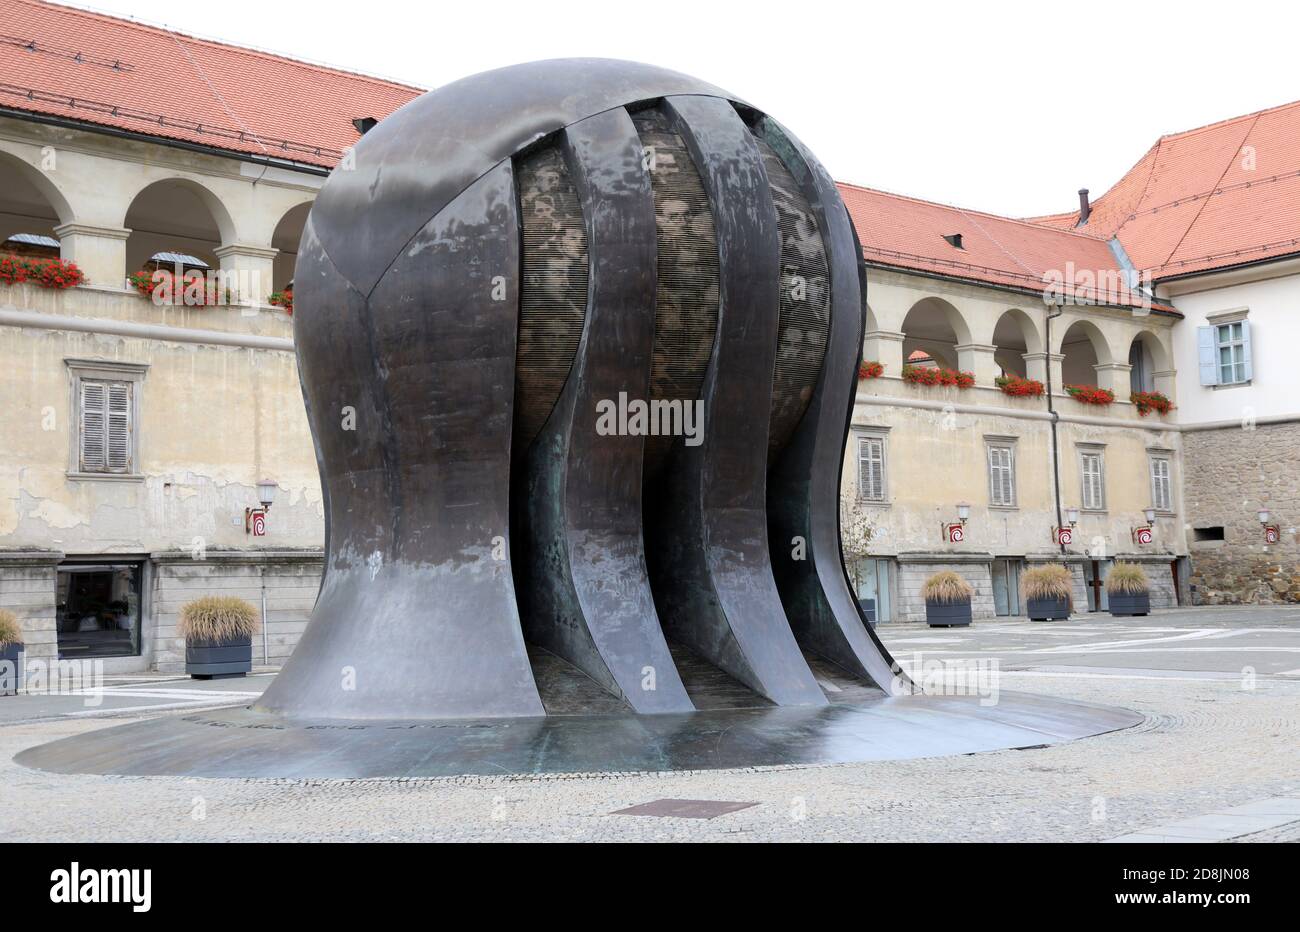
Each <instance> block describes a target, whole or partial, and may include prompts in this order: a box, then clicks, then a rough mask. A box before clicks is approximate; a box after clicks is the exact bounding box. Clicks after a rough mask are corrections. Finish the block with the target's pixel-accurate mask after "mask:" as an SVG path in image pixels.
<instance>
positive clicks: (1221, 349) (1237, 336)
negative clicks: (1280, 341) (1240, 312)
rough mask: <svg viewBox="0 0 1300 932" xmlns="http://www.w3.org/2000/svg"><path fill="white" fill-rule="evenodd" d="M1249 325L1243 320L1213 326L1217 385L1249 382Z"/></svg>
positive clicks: (1250, 373)
mask: <svg viewBox="0 0 1300 932" xmlns="http://www.w3.org/2000/svg"><path fill="white" fill-rule="evenodd" d="M1249 328H1250V325H1249V324H1248V323H1246V321H1244V320H1237V321H1233V322H1232V323H1227V324H1219V325H1218V326H1216V327H1215V328H1214V347H1215V351H1216V356H1215V364H1216V366H1217V367H1218V369H1217V376H1218V383H1217V384H1219V385H1234V384H1239V383H1241V382H1249V381H1250V379H1251V376H1252V374H1253V373H1252V372H1251V363H1250V329H1249Z"/></svg>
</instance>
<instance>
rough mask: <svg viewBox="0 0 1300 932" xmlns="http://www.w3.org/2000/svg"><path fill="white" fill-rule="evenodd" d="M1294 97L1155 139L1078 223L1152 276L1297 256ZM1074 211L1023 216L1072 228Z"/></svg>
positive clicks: (1298, 126) (1299, 152) (1299, 138)
mask: <svg viewBox="0 0 1300 932" xmlns="http://www.w3.org/2000/svg"><path fill="white" fill-rule="evenodd" d="M1297 205H1300V101H1297V102H1296V103H1290V104H1286V105H1284V106H1281V107H1274V108H1272V109H1270V110H1261V111H1259V112H1257V113H1248V114H1246V115H1245V116H1239V117H1235V118H1233V119H1231V120H1224V121H1222V122H1220V123H1212V124H1210V125H1209V126H1202V127H1200V128H1198V129H1193V130H1188V131H1187V132H1184V133H1175V134H1173V135H1170V136H1162V137H1160V139H1159V140H1157V141H1156V144H1155V145H1154V146H1152V147H1151V149H1150V150H1149V151H1148V152H1147V154H1146V155H1144V156H1143V157H1142V159H1141V160H1140V161H1139V162H1138V163H1137V164H1136V165H1134V166H1133V168H1132V169H1130V170H1129V172H1128V174H1126V175H1125V176H1124V177H1123V178H1121V179H1120V181H1119V182H1118V183H1117V184H1116V185H1115V186H1114V187H1113V188H1111V189H1110V190H1109V191H1107V192H1106V193H1105V194H1104V195H1102V196H1101V197H1100V198H1098V199H1097V201H1096V202H1095V203H1094V204H1093V206H1092V214H1091V216H1090V217H1089V218H1088V223H1087V224H1086V225H1085V226H1083V227H1081V228H1080V229H1081V230H1083V231H1086V232H1088V233H1092V234H1095V235H1102V236H1111V235H1116V236H1118V237H1119V240H1120V242H1121V243H1123V244H1124V249H1125V251H1126V252H1127V253H1128V255H1129V257H1130V258H1131V259H1132V261H1133V263H1134V265H1136V266H1137V267H1138V268H1140V269H1144V270H1150V271H1151V272H1152V275H1153V277H1155V278H1156V279H1161V278H1169V277H1172V276H1178V275H1187V274H1189V273H1193V272H1205V271H1210V270H1212V269H1220V268H1225V267H1229V266H1234V265H1241V264H1243V263H1248V262H1255V261H1258V260H1260V259H1270V258H1276V257H1278V256H1286V255H1291V254H1294V253H1300V207H1297ZM1078 217H1079V215H1078V212H1077V211H1076V212H1074V213H1067V214H1056V215H1053V216H1050V217H1037V218H1032V222H1035V223H1039V224H1044V225H1050V226H1055V227H1073V226H1074V225H1075V223H1076V222H1077V221H1078Z"/></svg>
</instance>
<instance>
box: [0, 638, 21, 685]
mask: <svg viewBox="0 0 1300 932" xmlns="http://www.w3.org/2000/svg"><path fill="white" fill-rule="evenodd" d="M6 661H7V662H6ZM22 685H23V645H21V644H9V645H6V646H5V647H0V696H16V695H18V687H20V686H22Z"/></svg>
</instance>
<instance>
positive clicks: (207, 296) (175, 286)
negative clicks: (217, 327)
mask: <svg viewBox="0 0 1300 932" xmlns="http://www.w3.org/2000/svg"><path fill="white" fill-rule="evenodd" d="M127 281H129V282H130V283H131V287H133V288H134V289H135V290H136V291H138V292H140V294H142V295H144V296H145V297H146V298H148V299H149V300H151V301H153V303H154V304H176V305H182V306H185V307H211V306H213V305H219V304H230V303H231V294H230V291H229V289H226V290H225V291H224V292H223V291H222V289H220V288H218V287H217V285H216V284H215V282H210V281H208V279H207V276H205V275H204V274H203V273H202V272H198V271H193V272H186V273H185V274H183V275H181V276H180V277H179V278H177V276H176V275H175V274H174V273H172V272H167V271H164V270H162V269H159V270H157V271H149V270H148V269H141V270H140V271H139V272H135V273H132V274H131V275H128V276H127Z"/></svg>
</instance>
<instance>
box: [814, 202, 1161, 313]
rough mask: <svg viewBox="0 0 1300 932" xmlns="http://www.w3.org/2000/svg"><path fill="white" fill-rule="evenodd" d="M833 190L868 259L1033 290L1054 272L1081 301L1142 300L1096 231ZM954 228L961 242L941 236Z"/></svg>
mask: <svg viewBox="0 0 1300 932" xmlns="http://www.w3.org/2000/svg"><path fill="white" fill-rule="evenodd" d="M839 189H840V194H841V195H842V196H843V198H844V203H845V204H846V205H847V206H848V209H849V213H850V214H851V215H852V217H853V223H854V226H856V227H857V230H858V238H859V239H860V240H861V241H862V254H863V257H864V258H865V259H866V260H867V261H868V262H870V263H873V264H878V265H886V266H891V267H895V268H902V269H908V270H911V271H920V272H928V273H931V274H937V275H943V276H947V277H951V278H960V279H966V280H969V281H975V282H981V283H985V284H992V285H1000V286H1003V287H1010V288H1017V289H1021V290H1025V291H1030V292H1040V293H1041V292H1042V291H1043V290H1044V288H1045V285H1046V282H1047V280H1048V278H1047V276H1049V274H1050V273H1056V274H1058V275H1060V276H1061V277H1062V280H1065V279H1066V277H1067V276H1068V281H1069V282H1070V283H1073V284H1075V285H1077V286H1078V287H1077V288H1075V289H1073V293H1074V295H1075V296H1076V297H1077V298H1079V299H1081V300H1083V301H1087V302H1090V303H1091V302H1095V303H1099V304H1109V305H1117V306H1140V305H1143V303H1144V302H1143V299H1142V298H1141V296H1140V295H1137V294H1134V293H1133V292H1131V291H1130V290H1129V289H1128V288H1127V287H1125V285H1124V283H1123V282H1124V280H1123V279H1122V277H1121V276H1122V273H1121V270H1120V267H1119V263H1118V262H1117V261H1116V259H1115V256H1114V254H1113V253H1112V252H1111V250H1110V246H1109V245H1108V244H1107V242H1106V240H1104V239H1101V238H1100V237H1098V236H1096V235H1093V234H1090V233H1081V232H1076V231H1073V230H1063V229H1056V228H1053V227H1050V226H1047V225H1044V224H1041V223H1031V222H1028V221H1025V220H1013V219H1011V218H1009V217H999V216H997V215H995V214H988V213H983V212H980V211H973V210H963V209H962V208H959V207H950V206H947V205H944V204H935V203H932V202H930V201H921V200H917V199H916V198H911V197H904V196H902V195H898V194H889V193H886V192H884V191H876V190H873V189H870V188H861V187H857V186H856V185H850V184H842V183H841V184H840V185H839ZM954 233H960V234H961V235H962V246H961V248H957V247H955V246H953V245H951V244H950V243H949V242H948V241H947V240H945V239H944V237H945V236H949V235H951V234H954ZM1071 269H1072V270H1073V272H1071V271H1070V270H1071ZM1090 281H1091V282H1098V283H1101V284H1102V285H1103V288H1102V290H1101V292H1097V291H1096V290H1093V289H1090V288H1089V287H1088V283H1089V282H1090ZM1107 283H1113V284H1115V286H1116V287H1113V288H1109V287H1105V285H1106V284H1107ZM1156 307H1157V309H1159V310H1171V309H1170V308H1168V307H1166V306H1164V305H1157V306H1156Z"/></svg>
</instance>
